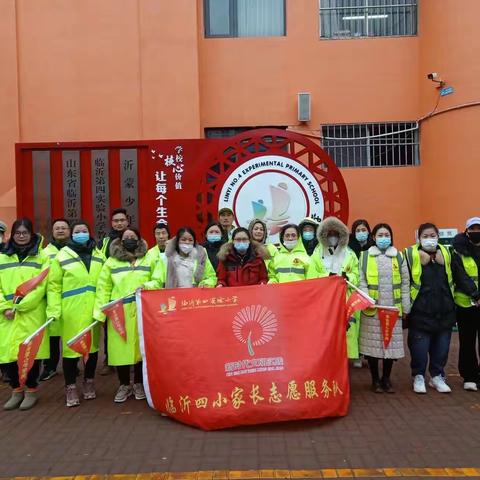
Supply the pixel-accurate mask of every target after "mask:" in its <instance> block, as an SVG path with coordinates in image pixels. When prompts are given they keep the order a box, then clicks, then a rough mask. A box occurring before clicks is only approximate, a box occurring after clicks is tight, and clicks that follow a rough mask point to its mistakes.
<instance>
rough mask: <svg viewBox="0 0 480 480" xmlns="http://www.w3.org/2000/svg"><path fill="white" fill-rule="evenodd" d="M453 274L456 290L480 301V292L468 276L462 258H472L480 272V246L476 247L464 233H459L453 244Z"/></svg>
mask: <svg viewBox="0 0 480 480" xmlns="http://www.w3.org/2000/svg"><path fill="white" fill-rule="evenodd" d="M452 246H453V249H454V252H453V255H452V273H453V281H454V283H455V288H456V289H457V290H460V291H461V292H463V293H465V295H468V296H470V297H471V298H472V299H473V300H479V299H480V292H479V290H478V288H477V286H476V285H475V283H474V281H473V280H472V279H471V278H470V277H469V276H468V275H467V272H465V268H464V266H463V262H462V257H461V255H464V256H466V257H472V258H473V259H474V260H475V263H476V264H477V268H478V271H479V272H480V246H477V245H474V244H473V243H472V242H470V240H469V239H468V237H467V236H466V235H465V234H464V233H459V234H458V235H457V236H456V237H455V238H454V239H453V243H452Z"/></svg>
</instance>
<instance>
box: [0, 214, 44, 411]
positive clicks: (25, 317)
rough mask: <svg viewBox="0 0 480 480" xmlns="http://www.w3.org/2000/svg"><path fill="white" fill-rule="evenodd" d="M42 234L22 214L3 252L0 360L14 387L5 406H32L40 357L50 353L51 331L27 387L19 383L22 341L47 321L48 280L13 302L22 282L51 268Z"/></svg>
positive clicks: (0, 282) (0, 256)
mask: <svg viewBox="0 0 480 480" xmlns="http://www.w3.org/2000/svg"><path fill="white" fill-rule="evenodd" d="M41 243H42V237H41V235H38V234H36V233H34V231H33V226H32V222H31V221H30V220H29V219H27V218H21V219H18V220H16V221H15V222H14V224H13V225H12V234H11V238H10V240H9V241H8V244H7V246H6V248H5V250H4V251H3V253H2V254H0V312H1V314H0V363H3V364H6V365H5V368H6V372H7V374H8V377H9V383H10V386H11V387H12V394H11V396H10V399H9V400H8V401H7V402H6V403H5V405H4V406H3V408H4V410H14V409H16V408H18V407H20V409H21V410H28V409H30V408H32V407H33V406H34V405H35V404H36V403H37V400H38V393H37V387H38V376H39V373H40V361H41V360H43V359H45V358H48V357H49V353H50V352H49V338H48V331H46V332H45V334H44V336H43V340H42V343H41V344H40V348H39V350H38V353H37V356H36V359H35V361H34V363H33V366H32V368H31V369H30V371H29V372H28V376H27V380H26V387H27V388H26V390H25V391H24V388H23V387H20V383H19V378H18V366H17V360H18V349H19V345H20V344H21V343H22V342H23V341H25V340H26V339H27V337H29V336H30V335H31V334H32V333H34V332H35V331H36V330H37V329H38V328H39V327H41V326H42V325H43V324H44V323H45V322H46V315H45V307H46V298H45V291H46V284H47V280H46V279H44V280H43V281H42V282H41V283H40V284H39V285H37V287H36V288H34V289H33V290H32V291H31V292H29V293H28V294H27V295H25V297H24V298H23V299H22V300H21V301H20V303H18V304H17V305H15V307H14V305H13V302H12V300H13V297H14V294H15V290H16V289H17V287H18V286H19V285H21V284H22V283H24V282H26V281H27V280H30V279H32V278H34V277H37V276H38V275H39V274H40V273H41V272H42V271H43V270H45V269H46V268H48V266H49V264H50V259H49V258H48V256H47V255H45V253H44V251H43V250H42V248H41Z"/></svg>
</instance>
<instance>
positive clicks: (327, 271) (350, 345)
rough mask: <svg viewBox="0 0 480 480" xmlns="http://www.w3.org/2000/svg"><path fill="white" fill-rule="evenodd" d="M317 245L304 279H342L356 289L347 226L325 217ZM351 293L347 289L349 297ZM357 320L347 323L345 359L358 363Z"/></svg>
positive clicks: (355, 265) (354, 262)
mask: <svg viewBox="0 0 480 480" xmlns="http://www.w3.org/2000/svg"><path fill="white" fill-rule="evenodd" d="M317 238H318V245H317V247H316V248H315V250H314V252H313V254H312V256H311V264H310V268H309V270H308V275H307V278H318V277H323V276H327V275H341V276H343V277H345V278H346V279H347V280H348V281H349V282H350V283H352V284H353V285H358V282H359V272H358V258H357V256H356V255H355V253H354V252H353V250H351V249H350V248H349V247H348V240H349V232H348V228H347V226H346V225H345V224H344V223H343V222H342V221H340V220H339V219H338V218H336V217H328V218H326V219H325V220H323V222H322V223H321V224H320V226H319V227H318V231H317ZM351 292H352V289H351V288H348V294H349V295H350V294H351ZM359 316H360V315H358V316H353V317H352V318H350V319H349V323H348V330H347V353H348V358H350V359H358V358H359V355H358V333H359V323H360V322H359Z"/></svg>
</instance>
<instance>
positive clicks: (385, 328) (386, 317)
mask: <svg viewBox="0 0 480 480" xmlns="http://www.w3.org/2000/svg"><path fill="white" fill-rule="evenodd" d="M377 313H378V319H379V320H380V325H381V327H382V335H383V345H384V346H385V348H388V346H389V345H390V342H391V340H392V335H393V329H394V328H395V324H396V323H397V320H398V315H399V313H400V312H399V311H398V310H397V309H393V308H382V307H380V308H377Z"/></svg>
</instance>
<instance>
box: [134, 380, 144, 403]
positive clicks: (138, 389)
mask: <svg viewBox="0 0 480 480" xmlns="http://www.w3.org/2000/svg"><path fill="white" fill-rule="evenodd" d="M133 394H134V395H135V400H145V398H146V395H145V390H144V388H143V384H142V383H134V384H133Z"/></svg>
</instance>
